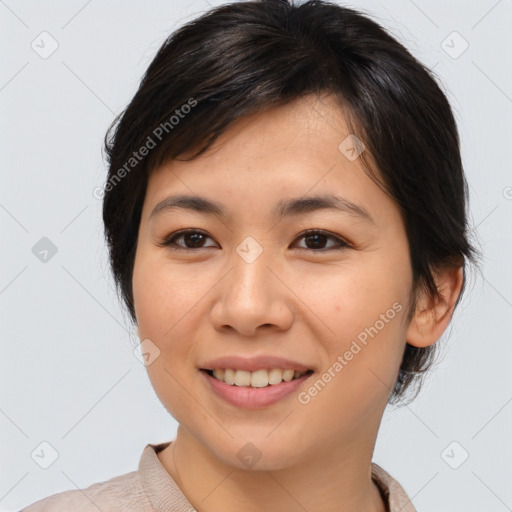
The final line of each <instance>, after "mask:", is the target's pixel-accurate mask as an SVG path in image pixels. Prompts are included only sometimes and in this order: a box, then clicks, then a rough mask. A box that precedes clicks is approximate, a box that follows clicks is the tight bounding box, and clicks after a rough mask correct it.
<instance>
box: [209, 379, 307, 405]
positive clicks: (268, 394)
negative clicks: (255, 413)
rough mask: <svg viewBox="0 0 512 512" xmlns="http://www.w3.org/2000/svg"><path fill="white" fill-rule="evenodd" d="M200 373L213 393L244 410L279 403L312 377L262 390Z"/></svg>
mask: <svg viewBox="0 0 512 512" xmlns="http://www.w3.org/2000/svg"><path fill="white" fill-rule="evenodd" d="M200 373H201V374H202V375H203V377H204V378H205V379H206V383H207V384H208V385H209V386H210V388H211V389H212V390H213V391H214V393H216V394H217V395H218V396H220V397H221V398H223V399H224V400H225V401H226V402H229V403H230V404H231V405H234V406H236V407H243V408H246V409H260V408H262V407H267V406H269V405H273V404H275V403H277V402H279V400H281V399H283V398H285V397H287V396H288V395H290V394H292V393H293V392H294V391H296V390H297V388H298V387H299V386H301V384H302V383H303V382H304V381H305V380H306V379H308V378H309V377H311V375H313V374H312V373H307V374H306V375H303V376H302V377H299V378H298V379H294V380H290V381H288V382H281V384H273V385H271V386H266V387H264V388H253V387H248V386H235V385H233V386H232V385H231V384H226V383H225V382H222V381H220V380H217V379H216V378H215V377H212V376H211V375H209V374H208V373H206V372H205V371H204V370H200Z"/></svg>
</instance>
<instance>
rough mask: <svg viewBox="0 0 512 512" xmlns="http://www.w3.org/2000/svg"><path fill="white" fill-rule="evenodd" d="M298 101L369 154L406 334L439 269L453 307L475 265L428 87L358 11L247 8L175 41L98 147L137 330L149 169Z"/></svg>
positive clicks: (113, 246)
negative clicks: (397, 219)
mask: <svg viewBox="0 0 512 512" xmlns="http://www.w3.org/2000/svg"><path fill="white" fill-rule="evenodd" d="M309 94H315V95H317V96H321V95H334V97H335V98H336V100H337V103H338V104H339V106H340V109H342V111H343V112H344V114H345V118H346V120H347V123H348V126H349V128H350V131H351V133H353V134H354V135H356V136H357V138H358V139H360V140H361V141H363V143H364V145H365V147H366V151H365V152H364V153H363V154H361V156H360V158H361V162H362V165H363V168H364V169H365V172H367V174H368V175H369V176H370V177H371V178H372V179H373V180H374V182H375V183H377V184H378V185H379V186H380V187H381V188H382V190H384V191H385V192H386V193H387V194H389V196H390V197H391V198H392V199H393V200H394V201H395V203H396V204H397V206H398V208H399V210H400V213H401V215H402V218H403V221H404V224H405V229H406V234H407V237H408V242H409V247H410V259H411V265H412V273H413V290H412V291H411V293H413V294H414V295H413V300H412V303H411V308H410V311H409V312H408V317H407V319H408V321H409V320H410V319H411V318H412V314H413V313H414V310H415V307H416V297H417V292H418V291H420V289H422V290H423V291H424V292H426V293H427V294H428V295H429V296H430V297H432V298H438V297H439V294H438V290H437V287H436V284H435V281H434V276H433V272H435V270H436V269H443V268H449V267H463V271H464V283H463V288H462V291H461V294H460V296H459V298H458V300H457V303H456V304H455V307H456V306H457V305H458V302H459V300H460V298H461V296H462V292H463V291H464V287H465V283H466V266H467V263H468V262H474V261H475V260H476V257H477V256H478V253H477V251H476V249H475V248H474V247H473V246H472V245H471V243H470V241H469V239H468V235H469V230H468V219H467V201H468V190H467V182H466V179H465V177H464V171H463V167H462V162H461V155H460V148H459V136H458V132H457V127H456V123H455V119H454V116H453V113H452V110H451V108H450V105H449V102H448V100H447V98H446V97H445V95H444V94H443V92H442V91H441V89H440V87H439V86H438V84H437V83H436V80H435V78H434V75H433V74H432V73H431V72H430V71H429V70H428V69H427V68H425V67H424V66H423V65H422V64H421V63H420V62H418V61H417V60H416V59H415V58H414V57H413V56H412V55H411V54H410V53H409V52H408V51H407V50H406V48H405V47H404V46H402V44H400V43H399V42H398V41H397V40H395V39H394V38H393V37H392V36H391V35H389V34H388V33H387V32H386V31H385V30H384V29H383V28H382V27H381V26H380V25H378V24H377V23H375V22H374V21H372V20H371V19H370V18H368V17H366V16H365V15H363V14H361V13H360V12H358V11H356V10H353V9H349V8H346V7H341V6H339V5H337V4H335V3H332V2H328V1H322V0H310V1H306V2H304V3H297V2H294V1H293V0H291V1H290V2H288V1H286V0H252V1H244V2H238V3H230V4H225V5H222V6H220V7H217V8H214V9H212V10H210V11H208V12H207V13H205V14H204V15H202V16H200V17H198V18H196V19H195V20H192V21H191V22H189V23H187V24H186V25H184V26H182V27H181V28H179V29H178V30H177V31H175V32H174V33H172V34H171V35H170V36H169V38H168V39H167V40H166V41H165V42H164V44H163V45H162V46H161V48H160V49H159V51H158V53H157V54H156V56H155V58H154V59H153V61H152V62H151V64H150V65H149V67H148V69H147V71H146V72H145V74H144V76H143V78H142V80H141V83H140V86H139V88H138V90H137V92H136V94H135V96H134V97H133V99H132V100H131V102H130V103H129V105H128V106H127V107H126V109H125V110H124V111H123V112H122V113H121V114H120V115H119V116H118V117H117V118H116V120H115V121H114V122H113V124H112V125H111V126H110V128H109V130H108V131H107V134H106V136H105V151H106V156H107V160H108V164H109V169H108V178H107V181H106V184H105V187H104V191H103V192H104V197H103V222H104V226H105V239H106V243H107V246H108V250H109V263H110V267H111V270H112V273H113V277H114V281H115V284H116V288H117V291H118V293H119V294H120V298H121V299H122V300H123V301H124V303H125V305H126V307H127V308H128V311H129V313H130V316H131V320H132V321H133V322H134V323H135V324H136V323H137V320H136V316H135V310H134V302H133V291H132V276H133V267H134V260H135V252H136V247H137V235H138V229H139V224H140V219H141V211H142V206H143V202H144V197H145V193H146V189H147V183H148V177H149V175H150V172H151V170H152V169H154V168H156V167H157V166H159V165H161V164H162V163H163V162H165V161H167V160H168V159H173V158H174V159H180V158H179V157H180V156H182V155H183V154H184V153H190V152H191V151H192V152H193V154H192V155H191V156H190V157H189V158H187V159H185V160H191V159H193V158H196V157H198V156H199V155H201V154H203V153H204V152H205V151H206V150H207V149H208V148H209V147H210V146H211V145H212V143H213V142H214V141H215V140H216V139H217V137H219V135H221V134H222V133H223V132H225V131H226V129H227V128H228V127H229V126H230V125H231V123H233V122H234V121H236V120H239V119H242V118H244V117H245V116H248V115H251V114H254V113H257V112H260V111H263V110H265V109H270V108H273V107H277V106H281V105H285V104H287V103H289V102H291V101H293V100H295V99H298V98H300V97H302V96H305V95H309ZM340 142H341V140H340ZM434 353H435V345H432V346H429V347H426V348H417V347H414V346H412V345H409V344H408V343H407V344H406V346H405V350H404V354H403V359H402V362H401V366H400V370H399V373H398V376H397V380H396V382H395V385H394V388H393V390H392V392H391V395H390V398H389V403H395V402H398V401H400V400H401V401H403V396H404V392H405V390H406V389H407V388H408V387H409V386H410V385H411V384H413V383H415V384H417V385H418V386H417V388H418V389H417V392H418V391H419V384H420V381H421V376H422V375H423V374H424V373H425V372H426V370H428V369H429V368H430V366H431V365H432V363H433V362H434ZM417 392H416V394H417ZM416 394H415V395H414V396H416ZM399 399H400V400H399Z"/></svg>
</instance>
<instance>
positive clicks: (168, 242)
mask: <svg viewBox="0 0 512 512" xmlns="http://www.w3.org/2000/svg"><path fill="white" fill-rule="evenodd" d="M189 234H200V235H204V236H206V237H207V238H210V239H211V237H210V236H209V235H207V234H206V233H205V232H204V231H201V230H199V229H184V230H181V231H177V232H175V233H171V234H170V235H169V236H168V237H166V238H165V239H164V240H163V241H162V242H160V243H158V244H157V245H158V246H159V247H167V248H169V249H171V250H173V251H198V250H200V249H210V248H211V247H196V248H190V247H182V246H180V245H178V244H176V240H178V239H180V238H182V237H184V236H186V235H189ZM314 235H321V236H324V237H326V238H328V239H329V238H330V239H332V240H335V241H336V242H337V244H338V246H337V247H328V248H322V249H309V248H307V247H300V249H303V250H306V251H313V252H326V251H332V250H336V249H348V248H351V247H352V245H351V244H350V243H348V242H347V241H345V240H344V239H342V238H341V237H339V236H336V235H332V234H331V233H329V232H327V231H322V230H319V229H309V230H307V231H304V232H303V233H301V234H300V235H299V236H298V237H297V238H296V239H295V240H299V239H301V238H306V237H308V236H314Z"/></svg>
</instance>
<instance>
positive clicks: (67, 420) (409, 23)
mask: <svg viewBox="0 0 512 512" xmlns="http://www.w3.org/2000/svg"><path fill="white" fill-rule="evenodd" d="M220 3H223V2H213V1H212V0H210V1H207V0H195V1H190V0H183V1H181V0H180V1H173V2H170V1H153V2H142V1H139V2H135V1H132V2H122V1H120V0H117V1H109V2H100V1H98V0H92V1H89V2H86V1H82V0H74V1H68V2H64V1H62V2H35V1H18V2H15V1H14V0H5V1H0V21H1V43H2V44H1V50H0V52H1V57H2V66H1V69H0V105H1V117H0V119H1V121H0V122H1V146H2V154H1V155H2V158H1V166H0V168H1V172H2V180H1V193H0V230H1V233H0V235H1V237H2V266H1V271H0V308H1V312H2V313H1V324H0V325H1V333H2V354H1V359H0V361H1V367H0V379H1V386H2V388H1V389H2V394H1V404H0V432H1V444H0V461H1V469H0V509H1V510H4V511H5V510H11V511H12V510H17V509H19V508H21V507H23V506H26V505H28V504H29V503H32V502H33V501H35V500H37V499H40V498H43V497H45V496H48V495H50V494H54V493H57V492H61V491H64V490H67V489H76V488H84V487H86V486H88V485H90V484H92V483H95V482H99V481H102V480H107V479H109V478H112V477H113V476H116V475H120V474H124V473H127V472H129V471H133V470H135V469H136V468H137V464H138V460H139V457H140V454H141V451H142V449H143V447H144V446H145V445H146V443H148V442H152V443H157V442H163V441H167V440H170V439H172V438H173V437H174V435H175V432H176V423H175V422H174V420H173V419H172V418H171V417H170V416H169V415H168V413H167V412H166V411H165V409H164V408H163V406H162V405H161V404H160V402H159V401H158V399H157V397H156V395H155V393H154V392H153V390H152V387H151V385H150V383H149V380H148V378H147V375H146V370H145V368H144V366H143V365H142V364H141V363H140V362H139V360H138V359H137V357H135V355H134V352H133V350H134V348H136V341H137V338H136V333H135V332H134V331H133V329H131V328H130V326H129V323H128V320H127V316H126V315H125V314H124V313H123V312H122V309H121V307H120V305H119V304H118V301H117V299H116V295H115V292H114V287H113V284H112V280H111V278H110V276H109V274H108V266H107V260H106V250H105V247H104V244H103V240H102V223H101V202H100V201H99V200H97V199H95V197H93V189H94V188H95V187H97V186H101V185H102V184H103V182H104V179H105V176H106V170H105V165H104V162H103V160H102V154H101V146H102V142H103V136H104V133H105V130H106V128H107V127H108V125H109V124H110V122H111V121H112V120H113V118H114V114H117V113H119V112H120V111H121V110H122V108H124V106H125V105H126V104H127V103H128V102H129V100H130V99H131V97H132V96H133V94H134V93H135V90H136V87H137V85H138V82H139V79H140V77H141V75H142V73H143V72H144V70H145V69H146V67H147V65H148V64H149V62H150V60H151V59H152V57H153V56H154V54H155V52H156V50H157V49H158V48H159V46H160V45H161V43H162V42H163V41H164V39H165V38H166V37H167V36H168V35H169V33H170V32H171V31H173V30H174V29H175V28H176V27H178V26H180V25H181V24H183V23H184V22H186V21H188V20H190V19H192V18H194V17H195V16H197V15H198V14H200V13H202V12H204V11H205V10H207V9H208V8H209V5H218V4H220ZM345 4H346V5H348V6H352V7H356V8H359V9H361V10H363V11H365V12H366V13H368V14H370V15H371V16H372V17H373V18H374V19H376V20H377V21H378V22H380V23H381V24H383V25H384V26H385V27H387V28H388V29H389V30H390V31H391V32H392V33H393V34H394V35H395V36H396V37H398V38H399V39H400V40H401V41H402V42H403V43H404V44H405V45H406V46H407V47H408V48H409V49H410V51H411V52H412V53H413V54H414V55H415V56H417V57H418V58H419V59H420V60H421V61H422V62H424V63H426V64H427V65H428V66H429V67H430V68H434V70H435V72H436V73H437V75H438V76H439V77H440V79H441V80H442V82H443V84H444V87H445V90H446V91H447V94H448V96H449V99H450V101H451V102H452V104H453V106H454V109H455V112H456V116H457V120H458V123H459V126H460V131H461V136H462V151H463V158H464V162H465V168H466V172H467V176H468V181H469V182H470V189H471V218H472V225H473V226H474V228H475V230H476V233H477V235H478V238H479V241H480V244H481V248H482V249H483V251H484V255H485V259H484V266H483V277H480V276H478V275H473V277H472V278H471V279H470V282H469V285H468V288H467V292H466V293H467V294H466V296H465V298H464V300H463V302H462V303H461V305H460V307H459V310H458V311H457V312H456V314H455V317H454V320H453V323H452V326H451V327H450V328H449V329H448V331H447V336H444V337H443V340H442V341H441V344H442V346H443V350H442V354H443V358H442V360H441V361H440V363H439V365H438V367H437V370H436V372H435V373H434V374H433V375H432V376H431V378H429V379H428V381H427V382H426V386H425V387H424V390H423V391H422V393H421V394H420V396H419V397H418V399H417V400H416V401H415V402H414V403H413V404H411V405H410V406H408V407H404V408H402V409H398V410H394V409H390V410H388V411H387V412H386V414H385V417H384V420H383V423H382V427H381V432H380V434H379V438H378V442H377V447H376V450H375V455H374V461H375V462H377V463H378V464H380V465H381V466H383V467H384V468H385V469H386V470H387V471H388V472H389V473H391V474H392V475H393V476H394V477H395V478H397V479H398V480H399V481H400V482H401V483H402V485H403V486H404V488H405V489H406V491H407V492H408V494H409V496H410V497H411V498H413V502H414V503H415V505H416V507H417V508H418V510H419V511H421V512H454V511H462V510H464V511H465V512H477V511H478V512H482V511H484V510H485V512H505V511H507V510H512V485H511V473H512V470H511V464H510V459H511V455H512V441H511V439H510V432H512V403H511V401H512V386H511V376H510V375H511V371H510V363H511V354H512V348H511V347H512V344H511V335H510V325H509V320H510V318H511V316H512V276H511V272H510V260H511V258H510V253H511V249H512V236H511V230H510V220H511V214H512V188H511V187H512V175H511V172H510V169H511V167H510V156H509V152H510V144H511V142H512V137H511V135H512V130H511V127H510V114H511V113H512V72H511V67H510V55H511V54H512V36H511V32H510V26H511V25H512V2H511V1H510V0H501V1H496V0H481V1H479V2H466V1H462V0H459V1H454V2H447V1H445V0H442V1H441V0H436V1H426V0H424V1H420V0H415V1H412V0H396V1H393V2H386V3H385V4H384V2H382V3H379V2H374V1H361V2H357V1H349V2H346V3H345ZM43 31H47V32H48V33H49V34H51V38H53V39H54V40H55V41H57V43H58V48H57V50H56V51H55V52H54V53H53V54H52V55H51V56H49V57H47V58H46V59H43V58H41V57H40V55H39V54H38V53H36V52H35V51H34V50H33V49H32V48H31V43H32V41H35V42H34V45H36V44H37V45H39V47H38V49H39V52H43V51H48V50H49V49H51V44H52V41H51V39H50V38H49V37H48V36H40V34H41V32H43ZM454 31H456V32H458V33H459V34H460V36H461V37H462V38H463V39H464V40H465V41H467V43H468V44H469V47H468V49H467V50H466V51H465V52H464V53H462V54H461V55H460V56H458V57H457V58H453V56H455V55H456V54H458V53H460V51H461V50H462V49H463V48H464V46H463V45H464V40H462V39H461V38H460V37H459V36H457V35H456V34H455V35H453V34H452V33H453V32H454ZM42 38H46V39H42ZM443 41H445V42H444V43H443ZM43 46H44V49H43ZM447 52H448V53H447ZM449 53H451V56H450V55H449ZM42 237H48V238H49V239H50V240H51V241H52V242H53V244H55V246H56V247H57V249H58V252H57V253H56V254H55V255H54V256H53V257H51V258H48V261H47V262H46V263H44V262H42V261H40V260H39V259H38V258H37V257H36V256H35V255H34V254H33V252H32V247H33V246H34V245H35V244H36V243H37V242H38V241H39V240H40V239H41V238H42ZM445 338H449V341H448V342H447V340H446V339H445ZM453 441H456V442H457V443H458V444H456V445H452V446H451V447H450V448H449V449H448V450H447V451H444V450H445V448H446V447H447V446H448V445H450V443H452V442H453ZM42 442H47V443H49V444H50V445H51V446H53V448H54V449H55V450H56V451H57V452H58V458H57V459H56V460H55V462H54V463H53V464H52V465H50V467H49V468H48V469H42V468H41V467H40V465H38V464H37V463H36V462H35V460H38V462H39V463H44V462H45V458H46V462H47V463H48V462H49V461H50V458H49V457H51V450H50V449H48V447H47V446H46V445H42V446H41V443H42ZM34 451H35V453H36V454H37V453H39V454H40V456H39V459H38V457H37V456H34V459H35V460H34V459H33V458H32V457H31V454H32V453H33V452H34ZM465 451H467V452H468V453H469V458H468V459H467V460H466V461H465V462H464V463H463V464H462V465H460V467H459V468H458V469H452V467H450V466H449V464H448V462H449V463H450V464H451V465H452V466H455V465H457V464H459V463H460V461H461V460H462V457H463V456H464V453H465ZM43 452H44V454H45V455H44V457H43V456H41V453H43ZM442 453H444V457H443V456H442V455H441V454H442Z"/></svg>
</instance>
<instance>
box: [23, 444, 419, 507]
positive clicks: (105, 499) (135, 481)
mask: <svg viewBox="0 0 512 512" xmlns="http://www.w3.org/2000/svg"><path fill="white" fill-rule="evenodd" d="M169 444H170V442H166V443H161V444H148V445H146V447H145V448H144V450H143V452H142V456H141V458H140V462H139V469H138V470H137V471H132V472H131V473H126V474H125V475H120V476H116V477H114V478H111V479H110V480H107V481H105V482H99V483H96V484H92V485H90V486H89V487H87V488H85V489H74V490H70V491H64V492H61V493H58V494H54V495H53V496H49V497H48V498H44V499H42V500H39V501H37V502H36V503H33V504H32V505H30V506H28V507H26V508H24V509H23V510H21V511H20V512H75V511H77V512H78V511H80V512H98V510H101V511H102V512H114V511H116V512H117V511H119V512H121V511H122V512H129V511H137V512H197V511H196V509H195V508H194V507H193V506H192V505H191V504H190V503H189V501H188V500H187V498H185V496H184V494H183V493H182V492H181V490H180V488H179V487H178V485H177V484H176V482H175V481H174V479H173V478H172V477H171V475H170V474H169V473H168V472H167V470H166V469H165V468H164V467H163V466H162V463H161V462H160V460H159V459H158V457H157V455H156V454H157V453H158V452H159V451H161V450H163V449H164V448H166V447H167V446H169ZM372 479H373V480H374V482H375V483H376V484H377V486H378V487H379V489H380V490H381V494H382V497H383V499H384V502H385V503H386V505H387V506H388V507H389V512H399V511H400V512H416V509H415V508H414V506H413V505H412V503H411V500H410V499H409V498H408V497H407V494H406V493H405V491H404V490H403V489H402V487H401V486H400V484H399V483H398V482H397V481H396V480H394V479H393V478H392V477H391V476H390V475H389V474H388V473H386V471H384V470H383V469H382V468H381V467H380V466H378V465H377V464H375V463H372Z"/></svg>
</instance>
